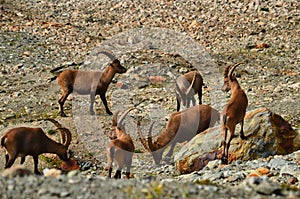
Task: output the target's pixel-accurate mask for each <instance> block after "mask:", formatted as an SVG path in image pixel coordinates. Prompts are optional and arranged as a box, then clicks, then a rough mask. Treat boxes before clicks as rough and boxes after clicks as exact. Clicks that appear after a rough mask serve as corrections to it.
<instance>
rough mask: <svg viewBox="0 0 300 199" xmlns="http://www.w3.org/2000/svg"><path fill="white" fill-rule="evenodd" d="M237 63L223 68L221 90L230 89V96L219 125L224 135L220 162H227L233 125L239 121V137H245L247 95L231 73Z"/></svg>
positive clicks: (226, 90)
mask: <svg viewBox="0 0 300 199" xmlns="http://www.w3.org/2000/svg"><path fill="white" fill-rule="evenodd" d="M240 64H241V63H237V64H235V65H229V66H227V67H226V68H225V70H224V85H223V87H222V91H224V92H228V91H229V90H231V98H230V100H229V102H228V103H227V105H226V106H225V108H224V109H223V111H222V112H221V126H222V134H223V137H224V141H223V147H224V148H223V155H222V163H223V164H228V150H229V147H230V142H231V140H232V138H233V136H234V131H235V126H236V125H237V124H238V123H239V124H240V125H241V130H240V137H241V139H246V136H245V135H244V131H243V126H244V116H245V114H246V109H247V106H248V99H247V95H246V94H245V92H244V91H243V89H242V88H241V87H240V85H239V83H238V81H237V79H236V76H235V75H233V71H234V69H235V68H236V67H237V66H238V65H240ZM228 130H229V138H228V141H227V131H228Z"/></svg>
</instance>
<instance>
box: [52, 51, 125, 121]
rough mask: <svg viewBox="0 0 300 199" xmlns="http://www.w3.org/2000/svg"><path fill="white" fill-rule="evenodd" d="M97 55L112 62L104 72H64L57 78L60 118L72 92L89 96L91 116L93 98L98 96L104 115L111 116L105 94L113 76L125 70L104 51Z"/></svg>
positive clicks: (63, 114) (92, 112)
mask: <svg viewBox="0 0 300 199" xmlns="http://www.w3.org/2000/svg"><path fill="white" fill-rule="evenodd" d="M99 53H102V54H105V55H107V56H108V57H109V58H110V59H111V61H112V62H111V63H110V64H109V65H108V66H107V67H106V68H105V70H104V71H102V72H100V71H79V70H64V71H63V72H61V73H60V74H59V75H58V76H57V81H58V84H59V86H60V88H61V90H62V96H61V98H60V99H59V100H58V103H59V108H60V115H61V116H64V117H65V116H66V114H65V113H64V110H63V106H64V103H65V101H66V99H67V98H68V96H69V94H71V93H72V92H76V93H78V94H79V95H90V100H91V102H90V113H91V114H92V115H94V114H95V112H94V102H95V96H96V95H100V98H101V100H102V102H103V104H104V106H105V110H106V113H108V114H109V115H112V112H111V111H110V110H109V108H108V105H107V100H106V96H105V93H106V91H107V88H108V86H109V84H110V83H111V82H112V79H113V78H114V76H115V74H116V73H125V72H126V71H127V69H126V68H124V67H123V66H122V65H121V64H120V61H119V60H118V59H116V58H115V57H114V56H113V55H112V54H110V53H108V52H105V51H101V52H99ZM99 53H98V54H99ZM52 80H53V79H52Z"/></svg>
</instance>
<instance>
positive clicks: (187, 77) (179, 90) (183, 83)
mask: <svg viewBox="0 0 300 199" xmlns="http://www.w3.org/2000/svg"><path fill="white" fill-rule="evenodd" d="M175 85H176V100H177V111H179V110H180V104H181V103H183V105H184V106H186V107H187V108H189V107H190V102H191V101H192V103H193V106H195V105H196V100H195V98H194V95H196V94H198V99H199V104H202V86H203V78H202V76H201V75H200V73H199V72H197V71H191V72H188V73H186V74H184V75H181V76H180V77H178V78H177V79H176V82H175Z"/></svg>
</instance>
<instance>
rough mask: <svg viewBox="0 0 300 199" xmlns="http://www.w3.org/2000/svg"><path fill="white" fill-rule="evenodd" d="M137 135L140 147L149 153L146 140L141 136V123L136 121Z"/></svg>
mask: <svg viewBox="0 0 300 199" xmlns="http://www.w3.org/2000/svg"><path fill="white" fill-rule="evenodd" d="M137 133H138V135H139V140H140V141H141V143H142V145H143V146H144V147H145V149H146V150H148V151H149V152H151V150H150V148H149V146H148V145H147V141H146V139H145V138H144V137H143V135H142V131H141V122H140V121H138V123H137Z"/></svg>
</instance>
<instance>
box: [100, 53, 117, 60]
mask: <svg viewBox="0 0 300 199" xmlns="http://www.w3.org/2000/svg"><path fill="white" fill-rule="evenodd" d="M98 54H103V55H106V56H107V57H108V58H109V59H110V60H111V61H115V60H116V59H117V58H116V57H115V56H114V55H113V54H111V53H109V52H107V51H100V52H98Z"/></svg>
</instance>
